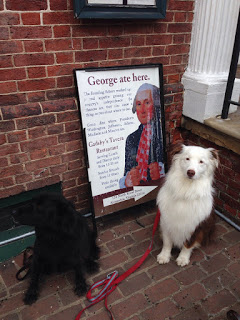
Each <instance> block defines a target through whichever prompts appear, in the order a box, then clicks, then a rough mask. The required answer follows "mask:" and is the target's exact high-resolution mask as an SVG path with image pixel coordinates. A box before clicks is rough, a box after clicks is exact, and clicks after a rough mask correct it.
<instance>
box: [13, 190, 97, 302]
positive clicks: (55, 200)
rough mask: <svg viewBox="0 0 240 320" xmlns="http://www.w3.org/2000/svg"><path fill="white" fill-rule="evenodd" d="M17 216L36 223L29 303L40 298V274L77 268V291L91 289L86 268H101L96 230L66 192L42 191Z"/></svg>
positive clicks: (28, 295)
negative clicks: (63, 194) (65, 195)
mask: <svg viewBox="0 0 240 320" xmlns="http://www.w3.org/2000/svg"><path fill="white" fill-rule="evenodd" d="M14 219H15V220H17V221H18V222H20V223H21V224H25V225H30V226H34V227H35V232H36V240H35V244H34V254H33V261H32V263H31V267H30V272H31V280H30V285H29V288H28V290H27V292H26V294H25V297H24V302H25V304H32V303H33V302H35V301H36V300H37V298H38V294H39V277H40V275H41V274H43V273H52V272H63V271H67V270H70V269H73V270H74V271H75V293H76V294H77V295H82V294H83V293H84V292H86V290H87V285H86V280H85V277H84V272H85V271H88V272H94V271H97V269H98V263H97V261H96V260H97V259H98V258H99V248H98V247H97V245H96V232H94V231H92V230H91V229H90V228H89V226H88V224H87V221H86V218H84V217H83V216H82V215H81V214H79V213H78V212H77V211H76V210H75V208H74V206H73V204H72V203H71V202H70V201H67V200H66V199H65V198H64V197H63V196H62V195H60V194H54V193H42V194H40V195H38V196H36V197H34V198H33V200H32V202H31V204H30V205H29V206H27V207H25V208H22V209H21V208H20V209H19V210H18V211H17V212H16V213H15V214H14Z"/></svg>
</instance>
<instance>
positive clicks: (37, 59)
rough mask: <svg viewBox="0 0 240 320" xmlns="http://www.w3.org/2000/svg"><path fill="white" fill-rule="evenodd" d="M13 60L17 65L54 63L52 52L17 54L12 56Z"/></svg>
mask: <svg viewBox="0 0 240 320" xmlns="http://www.w3.org/2000/svg"><path fill="white" fill-rule="evenodd" d="M14 61H15V65H16V66H17V67H21V66H39V65H51V64H53V63H54V56H53V54H52V53H35V54H23V55H22V54H19V55H17V56H15V57H14Z"/></svg>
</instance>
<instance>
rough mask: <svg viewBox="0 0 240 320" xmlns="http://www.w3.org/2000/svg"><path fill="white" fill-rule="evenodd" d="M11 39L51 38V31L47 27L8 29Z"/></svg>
mask: <svg viewBox="0 0 240 320" xmlns="http://www.w3.org/2000/svg"><path fill="white" fill-rule="evenodd" d="M10 33H11V38H12V39H34V38H39V39H42V38H51V37H52V29H51V27H48V26H31V27H25V26H23V27H10Z"/></svg>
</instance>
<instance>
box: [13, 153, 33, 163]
mask: <svg viewBox="0 0 240 320" xmlns="http://www.w3.org/2000/svg"><path fill="white" fill-rule="evenodd" d="M28 160H29V159H28V155H27V154H26V153H17V154H11V155H10V162H11V163H12V164H17V163H25V162H26V161H28Z"/></svg>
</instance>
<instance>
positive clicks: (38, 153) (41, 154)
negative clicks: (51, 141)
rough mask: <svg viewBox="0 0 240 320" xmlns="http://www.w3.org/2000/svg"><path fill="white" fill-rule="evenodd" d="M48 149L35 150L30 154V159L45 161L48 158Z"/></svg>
mask: <svg viewBox="0 0 240 320" xmlns="http://www.w3.org/2000/svg"><path fill="white" fill-rule="evenodd" d="M47 153H48V151H47V149H46V148H43V149H39V150H34V151H33V152H30V159H31V160H38V159H43V158H45V157H46V156H47Z"/></svg>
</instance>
